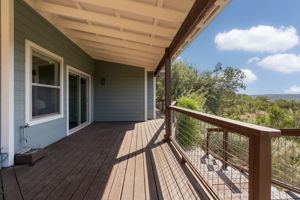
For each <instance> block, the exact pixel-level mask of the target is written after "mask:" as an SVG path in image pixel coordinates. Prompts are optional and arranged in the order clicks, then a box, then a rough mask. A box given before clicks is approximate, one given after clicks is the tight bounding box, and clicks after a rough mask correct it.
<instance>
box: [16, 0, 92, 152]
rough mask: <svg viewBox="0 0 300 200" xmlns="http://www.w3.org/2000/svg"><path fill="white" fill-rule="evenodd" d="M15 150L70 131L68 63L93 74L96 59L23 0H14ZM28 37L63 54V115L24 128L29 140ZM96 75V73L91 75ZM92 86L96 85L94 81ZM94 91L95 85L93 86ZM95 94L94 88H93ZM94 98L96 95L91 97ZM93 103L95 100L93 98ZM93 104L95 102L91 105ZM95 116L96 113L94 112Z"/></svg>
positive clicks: (37, 144) (48, 140) (54, 138)
mask: <svg viewBox="0 0 300 200" xmlns="http://www.w3.org/2000/svg"><path fill="white" fill-rule="evenodd" d="M14 7H15V12H14V15H15V19H14V23H15V24H14V25H15V35H14V36H15V100H14V102H15V120H14V121H15V151H18V150H20V149H21V148H22V147H23V146H29V147H32V146H34V147H36V146H41V147H43V146H46V145H49V144H51V143H53V142H55V141H57V140H59V139H61V138H62V137H64V136H66V135H67V130H66V129H67V127H66V123H67V118H66V117H67V116H66V115H67V113H66V109H67V105H66V98H67V96H66V91H67V88H66V79H67V74H66V65H70V66H72V67H75V68H77V69H79V70H82V71H83V72H86V73H88V74H91V75H93V73H94V65H95V61H94V60H93V59H92V58H91V57H89V56H88V55H87V54H86V53H85V52H84V51H82V50H81V49H80V48H79V47H78V46H77V45H75V44H74V43H73V42H72V41H71V40H69V39H68V38H67V37H66V36H64V35H63V34H62V33H61V32H60V31H59V30H57V29H56V28H55V27H54V26H53V25H51V24H50V23H49V22H48V21H47V20H46V19H44V18H43V17H42V16H40V15H39V14H38V13H37V12H36V11H34V10H33V9H32V8H31V7H30V6H29V5H27V4H26V3H25V2H24V1H23V0H15V5H14ZM25 39H28V40H30V41H32V42H34V43H36V44H37V45H39V46H41V47H43V48H45V49H47V50H49V51H51V52H53V53H55V54H57V55H59V56H61V57H63V58H64V65H65V66H63V71H64V80H63V86H64V90H63V91H64V97H63V98H64V117H63V118H60V119H57V120H53V121H49V122H45V123H41V124H38V125H34V126H31V127H29V128H26V129H25V137H26V138H27V140H28V143H27V144H22V142H21V136H22V131H23V129H22V128H21V126H23V125H24V123H25ZM92 78H93V77H92ZM92 87H93V85H92ZM92 91H93V88H92ZM92 97H93V92H92ZM92 99H93V98H92ZM92 104H93V102H92ZM92 106H93V105H92ZM92 116H93V113H92Z"/></svg>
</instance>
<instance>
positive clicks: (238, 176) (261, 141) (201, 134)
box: [168, 105, 300, 199]
mask: <svg viewBox="0 0 300 200" xmlns="http://www.w3.org/2000/svg"><path fill="white" fill-rule="evenodd" d="M168 109H170V110H171V111H172V116H173V120H172V122H173V123H172V135H171V137H170V138H171V142H172V144H173V145H174V146H175V147H176V149H177V150H178V151H179V153H180V154H181V156H182V159H183V161H184V162H186V163H187V164H188V165H189V166H190V168H191V169H192V171H193V172H194V173H195V175H196V176H197V177H198V178H199V179H200V180H201V182H202V184H203V185H204V186H205V188H206V189H207V191H209V192H210V194H211V195H212V197H213V198H216V199H297V194H295V192H298V189H299V185H298V184H299V182H298V181H299V177H298V176H300V173H299V165H298V163H297V162H299V163H300V160H299V156H300V154H299V149H300V147H298V146H297V145H299V144H300V143H295V142H294V140H295V138H294V137H298V138H296V139H297V140H298V141H299V138H300V137H299V135H298V134H299V133H298V132H299V131H298V132H297V131H296V132H297V133H295V131H294V132H293V134H292V131H291V130H290V131H287V130H277V129H271V128H267V127H262V126H257V125H253V124H248V123H244V122H239V121H235V120H230V119H226V118H222V117H217V116H214V115H209V114H205V113H201V112H196V111H192V110H189V109H185V108H180V107H177V106H174V105H171V106H169V107H168ZM281 132H282V133H281ZM281 134H282V137H280V136H281ZM291 134H292V135H291ZM292 137H293V138H292ZM282 142H284V143H285V145H282ZM276 146H277V148H276ZM278 146H281V150H279V148H278ZM283 146H286V149H284V150H283V149H282V147H283ZM282 154H284V155H282ZM274 163H275V164H274ZM287 163H293V164H294V165H292V166H289V167H287V166H286V165H287ZM295 163H296V164H295ZM281 168H285V169H284V170H281ZM272 172H273V174H272ZM283 174H285V176H284V175H283ZM290 176H293V178H291V177H290ZM282 177H286V178H285V179H284V180H282ZM287 190H288V191H289V192H287Z"/></svg>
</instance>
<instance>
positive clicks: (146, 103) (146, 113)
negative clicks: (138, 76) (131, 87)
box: [144, 68, 148, 121]
mask: <svg viewBox="0 0 300 200" xmlns="http://www.w3.org/2000/svg"><path fill="white" fill-rule="evenodd" d="M144 70H145V72H144V81H145V83H144V85H145V89H144V91H145V94H144V100H145V101H144V102H145V103H144V106H145V107H144V110H145V112H144V120H145V121H147V119H148V72H147V69H146V68H145V69H144Z"/></svg>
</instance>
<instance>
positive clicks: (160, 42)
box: [53, 18, 171, 47]
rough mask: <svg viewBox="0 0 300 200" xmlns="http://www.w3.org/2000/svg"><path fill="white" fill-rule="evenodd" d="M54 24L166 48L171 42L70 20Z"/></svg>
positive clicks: (57, 21) (61, 20)
mask: <svg viewBox="0 0 300 200" xmlns="http://www.w3.org/2000/svg"><path fill="white" fill-rule="evenodd" d="M53 21H54V24H55V25H57V26H61V27H64V28H68V29H74V30H79V31H85V32H89V33H95V34H100V35H104V36H109V37H115V38H119V39H123V40H129V41H134V42H140V43H144V44H149V45H150V44H153V45H156V46H161V47H167V46H169V45H170V43H171V40H163V39H158V38H151V37H147V36H143V35H139V34H134V33H128V32H120V31H118V30H115V29H110V28H105V27H101V26H95V25H88V24H84V23H80V22H73V21H71V20H65V19H58V18H56V19H55V20H53Z"/></svg>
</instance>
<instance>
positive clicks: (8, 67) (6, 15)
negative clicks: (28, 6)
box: [1, 0, 14, 167]
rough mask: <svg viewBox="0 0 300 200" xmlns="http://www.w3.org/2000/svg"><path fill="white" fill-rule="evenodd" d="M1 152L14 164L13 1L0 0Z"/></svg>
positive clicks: (4, 164)
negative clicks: (6, 154)
mask: <svg viewBox="0 0 300 200" xmlns="http://www.w3.org/2000/svg"><path fill="white" fill-rule="evenodd" d="M1 148H2V150H1V152H2V153H8V158H7V159H6V160H5V162H4V163H3V166H4V167H8V166H11V165H13V164H14V1H13V0H1Z"/></svg>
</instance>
